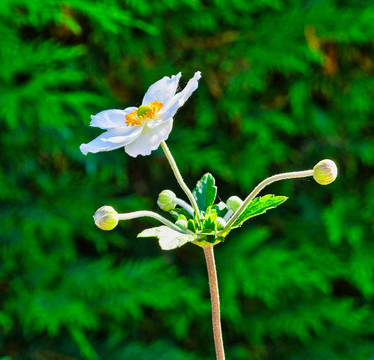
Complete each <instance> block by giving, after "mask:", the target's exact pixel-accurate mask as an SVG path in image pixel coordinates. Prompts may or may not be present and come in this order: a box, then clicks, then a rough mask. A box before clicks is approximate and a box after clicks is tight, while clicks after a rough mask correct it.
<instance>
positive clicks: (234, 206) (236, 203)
mask: <svg viewBox="0 0 374 360" xmlns="http://www.w3.org/2000/svg"><path fill="white" fill-rule="evenodd" d="M242 204H243V200H241V199H240V198H239V197H238V196H231V197H229V198H228V199H227V201H226V206H227V207H228V209H229V210H232V211H234V212H235V211H236V210H238V209H239V208H240V207H241V206H242Z"/></svg>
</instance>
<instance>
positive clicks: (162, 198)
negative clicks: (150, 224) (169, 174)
mask: <svg viewBox="0 0 374 360" xmlns="http://www.w3.org/2000/svg"><path fill="white" fill-rule="evenodd" d="M176 198H177V196H176V195H175V194H174V193H173V192H172V191H171V190H163V191H161V193H160V195H158V200H157V205H158V206H159V207H160V209H161V210H164V211H170V210H172V209H174V208H175V207H176V206H177V203H176V202H175V199H176Z"/></svg>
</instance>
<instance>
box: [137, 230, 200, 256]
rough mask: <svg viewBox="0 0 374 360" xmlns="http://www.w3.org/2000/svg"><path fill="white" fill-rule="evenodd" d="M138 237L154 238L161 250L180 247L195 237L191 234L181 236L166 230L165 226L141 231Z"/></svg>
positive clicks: (178, 233)
mask: <svg viewBox="0 0 374 360" xmlns="http://www.w3.org/2000/svg"><path fill="white" fill-rule="evenodd" d="M138 237H156V238H158V240H159V241H158V243H159V245H160V247H161V249H162V250H172V249H176V248H177V247H181V246H182V245H184V244H185V243H187V242H191V241H194V240H196V236H194V235H192V234H182V233H180V232H178V231H175V230H173V229H170V228H168V227H167V226H159V227H154V228H150V229H146V230H143V231H142V232H141V233H140V234H139V235H138Z"/></svg>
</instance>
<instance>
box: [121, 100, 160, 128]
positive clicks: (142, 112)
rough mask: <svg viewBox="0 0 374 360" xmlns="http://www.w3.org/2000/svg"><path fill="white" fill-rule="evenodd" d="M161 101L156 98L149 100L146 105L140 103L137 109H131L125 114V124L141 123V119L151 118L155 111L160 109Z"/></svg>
mask: <svg viewBox="0 0 374 360" xmlns="http://www.w3.org/2000/svg"><path fill="white" fill-rule="evenodd" d="M161 107H162V103H160V102H158V101H157V100H155V101H151V102H150V103H149V104H148V105H141V106H139V108H138V109H136V110H134V111H131V112H130V113H128V114H127V115H126V125H131V126H134V125H141V124H142V120H145V119H148V120H149V119H153V118H154V116H155V115H156V113H158V112H159V111H160V109H161Z"/></svg>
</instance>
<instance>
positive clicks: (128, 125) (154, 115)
mask: <svg viewBox="0 0 374 360" xmlns="http://www.w3.org/2000/svg"><path fill="white" fill-rule="evenodd" d="M181 75H182V74H181V73H179V74H178V75H173V76H172V77H171V78H169V77H168V76H165V77H163V78H162V79H161V80H159V81H157V82H155V83H154V84H153V85H151V86H150V88H149V89H148V91H147V92H146V93H145V95H144V98H143V102H142V105H141V106H139V107H138V108H136V107H128V108H126V109H125V110H104V111H101V112H99V113H98V114H96V115H93V116H91V123H90V126H95V127H99V128H101V129H104V130H106V131H105V132H103V133H102V134H101V135H100V136H98V137H97V138H96V139H94V140H92V141H91V142H89V143H88V144H82V145H81V146H80V150H81V151H82V153H83V154H84V155H87V153H89V152H91V153H97V152H100V151H110V150H114V149H118V148H120V147H124V148H125V151H126V153H127V154H129V155H130V156H133V157H136V156H138V155H143V156H145V155H150V153H151V152H152V151H153V150H156V149H157V148H158V147H159V146H160V143H161V142H162V141H164V140H166V139H167V138H168V136H169V134H170V131H171V129H172V127H173V116H174V115H175V113H176V112H177V110H178V109H179V108H180V107H181V106H182V105H183V104H184V103H185V102H186V100H187V99H188V98H189V97H190V96H191V94H192V93H193V92H194V91H195V90H196V89H197V86H198V80H199V79H200V78H201V73H200V71H197V72H196V73H195V75H194V77H193V78H192V79H190V80H189V82H188V83H187V85H186V87H185V88H184V89H183V90H182V91H181V92H179V93H177V94H176V91H177V87H178V83H179V79H180V77H181Z"/></svg>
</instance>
